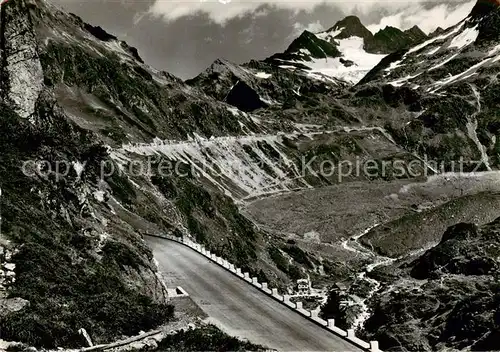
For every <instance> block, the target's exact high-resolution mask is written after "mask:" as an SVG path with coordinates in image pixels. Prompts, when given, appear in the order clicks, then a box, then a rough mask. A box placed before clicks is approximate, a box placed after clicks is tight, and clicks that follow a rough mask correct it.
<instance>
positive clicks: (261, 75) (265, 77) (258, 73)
mask: <svg viewBox="0 0 500 352" xmlns="http://www.w3.org/2000/svg"><path fill="white" fill-rule="evenodd" d="M271 76H272V74H270V73H266V72H257V73H256V74H255V77H258V78H262V79H268V78H269V77H271Z"/></svg>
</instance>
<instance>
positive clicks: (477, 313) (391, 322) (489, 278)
mask: <svg viewBox="0 0 500 352" xmlns="http://www.w3.org/2000/svg"><path fill="white" fill-rule="evenodd" d="M499 224H500V219H497V220H495V221H494V222H492V223H490V224H488V225H485V226H482V227H480V228H478V227H477V226H476V225H474V224H465V223H462V224H458V225H455V226H452V227H450V228H449V229H448V230H447V231H446V232H445V233H444V235H443V237H442V239H441V242H440V243H439V244H438V245H437V246H436V247H434V248H432V249H430V250H429V251H427V252H426V253H424V254H423V255H422V256H420V257H418V258H417V259H415V260H414V261H412V262H409V263H407V264H401V265H399V266H398V268H397V269H396V271H390V269H384V270H381V271H380V272H375V273H374V274H373V275H374V276H376V277H382V278H383V280H384V279H385V280H387V279H388V278H390V279H389V280H388V281H387V283H389V282H390V285H388V286H387V289H385V290H384V291H383V292H381V293H380V294H379V295H377V298H376V299H375V302H374V303H373V314H372V316H371V317H370V318H369V319H368V321H367V322H366V325H365V330H366V331H367V334H368V335H369V336H370V337H376V338H378V339H379V341H380V342H381V344H382V346H384V347H383V348H385V349H386V350H388V351H400V350H404V351H434V350H444V349H449V348H451V349H457V350H464V349H470V350H472V351H497V350H498V349H499V348H500V339H499V338H498V337H499V331H500V330H499V328H500V324H499V323H500V322H499V314H500V312H499V310H498V304H499V298H500V297H499V295H498V292H499V291H498V289H499V288H498V273H499V270H498V265H499V262H498V257H499V256H498V255H499V251H500V237H499V234H500V232H499ZM389 272H390V273H391V274H389V275H394V276H393V277H390V276H386V275H387V274H386V273H389ZM379 275H380V276H379Z"/></svg>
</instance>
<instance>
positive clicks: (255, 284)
mask: <svg viewBox="0 0 500 352" xmlns="http://www.w3.org/2000/svg"><path fill="white" fill-rule="evenodd" d="M252 285H254V286H257V287H262V285H261V284H260V283H259V280H258V279H257V278H256V277H252Z"/></svg>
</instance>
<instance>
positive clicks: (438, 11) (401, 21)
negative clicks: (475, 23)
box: [367, 0, 476, 33]
mask: <svg viewBox="0 0 500 352" xmlns="http://www.w3.org/2000/svg"><path fill="white" fill-rule="evenodd" d="M475 3H476V1H475V0H474V1H469V2H465V3H447V4H436V5H435V6H433V7H430V8H425V7H424V6H423V5H422V4H411V5H409V6H408V7H407V8H406V9H404V10H402V11H400V12H397V13H395V14H393V15H389V16H386V17H383V18H382V19H381V20H380V22H379V23H376V24H372V25H369V26H367V27H368V29H369V30H370V31H372V32H373V33H375V32H377V31H378V30H380V29H383V28H385V27H386V26H392V27H396V28H399V29H402V30H405V29H408V28H411V27H413V26H414V25H418V26H419V27H420V29H422V30H423V31H424V32H426V33H430V32H432V31H434V30H436V28H438V27H441V28H448V27H450V26H453V25H454V24H456V23H458V22H460V21H461V20H462V19H464V18H465V17H467V15H468V14H469V13H470V11H471V10H472V7H474V4H475Z"/></svg>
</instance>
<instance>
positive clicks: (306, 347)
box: [146, 237, 361, 352]
mask: <svg viewBox="0 0 500 352" xmlns="http://www.w3.org/2000/svg"><path fill="white" fill-rule="evenodd" d="M146 240H147V242H148V244H149V245H150V246H151V248H152V250H153V253H154V256H155V258H156V259H157V260H158V262H159V266H160V271H161V272H162V275H163V276H164V277H165V279H166V281H167V285H168V286H182V288H184V289H185V290H186V291H187V292H188V293H189V295H190V296H191V298H192V299H193V300H194V302H195V303H196V304H198V305H199V306H200V307H201V308H202V309H203V310H204V311H205V313H206V314H207V315H208V316H209V317H210V321H211V322H212V323H214V324H215V325H217V326H219V327H220V328H221V329H222V330H224V331H225V332H227V333H228V334H230V335H233V336H237V337H240V338H243V339H248V340H250V341H251V342H253V343H257V344H260V345H264V346H267V347H269V348H273V349H277V350H279V351H350V352H354V351H356V352H357V351H361V350H360V349H359V348H357V347H355V346H353V345H351V344H350V343H349V342H347V341H345V340H343V339H341V338H339V337H336V336H335V335H333V334H331V333H330V332H328V331H326V330H324V329H322V328H321V327H319V326H317V325H316V324H314V323H313V322H311V321H309V320H307V319H305V318H304V317H302V316H301V315H299V314H298V313H296V312H294V311H292V310H290V309H288V308H286V307H284V306H283V305H281V304H280V303H278V302H276V301H275V300H273V299H272V298H270V297H268V296H267V295H265V294H264V293H262V292H261V291H259V290H258V289H257V288H255V287H253V286H251V285H249V284H248V283H246V282H245V281H243V280H241V279H240V278H238V277H236V276H234V275H232V274H231V273H229V272H227V271H226V270H224V269H223V268H221V267H219V266H218V265H217V264H215V263H213V262H211V261H210V260H208V259H207V258H205V257H203V256H201V255H200V254H198V253H196V252H195V251H193V250H192V249H190V248H187V247H185V246H183V245H181V244H179V243H175V242H172V241H169V240H163V239H160V238H153V237H147V239H146Z"/></svg>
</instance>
